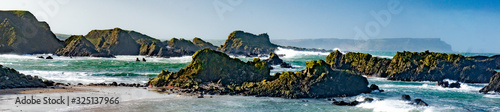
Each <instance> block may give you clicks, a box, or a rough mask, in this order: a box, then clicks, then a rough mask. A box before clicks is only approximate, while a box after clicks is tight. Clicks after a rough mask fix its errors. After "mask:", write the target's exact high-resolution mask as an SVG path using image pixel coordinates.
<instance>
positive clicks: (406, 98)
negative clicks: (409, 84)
mask: <svg viewBox="0 0 500 112" xmlns="http://www.w3.org/2000/svg"><path fill="white" fill-rule="evenodd" d="M401 100H403V101H411V97H410V95H402V96H401Z"/></svg>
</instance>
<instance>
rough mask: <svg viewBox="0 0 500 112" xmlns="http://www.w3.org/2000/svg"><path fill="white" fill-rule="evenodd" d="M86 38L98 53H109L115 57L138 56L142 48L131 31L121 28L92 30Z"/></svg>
mask: <svg viewBox="0 0 500 112" xmlns="http://www.w3.org/2000/svg"><path fill="white" fill-rule="evenodd" d="M85 37H86V38H87V40H89V41H90V42H91V43H92V44H94V46H95V47H96V49H98V51H109V53H111V54H113V55H138V54H139V48H140V47H141V46H140V45H139V44H138V43H137V42H136V40H134V38H133V37H132V35H130V33H129V31H126V30H122V29H120V28H114V29H109V30H92V31H90V32H89V33H88V34H87V35H85Z"/></svg>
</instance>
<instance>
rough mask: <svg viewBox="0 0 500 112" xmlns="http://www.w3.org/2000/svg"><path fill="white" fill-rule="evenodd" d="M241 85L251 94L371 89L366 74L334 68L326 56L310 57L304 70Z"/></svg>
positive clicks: (304, 94)
mask: <svg viewBox="0 0 500 112" xmlns="http://www.w3.org/2000/svg"><path fill="white" fill-rule="evenodd" d="M239 88H241V90H246V91H245V93H246V94H249V95H257V96H271V97H285V98H314V97H334V96H353V95H358V94H361V93H370V92H371V90H370V89H369V88H368V80H367V79H366V78H365V77H363V76H361V75H359V74H356V73H354V72H351V71H346V70H333V69H331V68H330V66H329V65H328V64H327V63H326V62H325V61H323V60H319V61H308V62H307V68H306V69H305V70H302V71H298V72H295V73H294V72H283V73H276V74H275V75H274V76H273V77H271V79H269V80H266V81H261V82H247V83H244V84H243V85H242V86H240V87H239ZM236 91H237V90H236Z"/></svg>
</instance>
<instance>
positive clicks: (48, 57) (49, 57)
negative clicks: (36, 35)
mask: <svg viewBox="0 0 500 112" xmlns="http://www.w3.org/2000/svg"><path fill="white" fill-rule="evenodd" d="M45 59H54V58H52V56H47V57H46V58H45Z"/></svg>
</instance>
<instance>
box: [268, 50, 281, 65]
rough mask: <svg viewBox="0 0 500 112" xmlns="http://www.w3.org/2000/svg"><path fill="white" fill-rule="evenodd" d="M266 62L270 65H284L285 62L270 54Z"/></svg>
mask: <svg viewBox="0 0 500 112" xmlns="http://www.w3.org/2000/svg"><path fill="white" fill-rule="evenodd" d="M264 61H265V62H267V64H270V65H280V64H282V63H283V60H281V59H280V58H279V57H278V55H276V54H275V53H269V58H268V59H265V60H264Z"/></svg>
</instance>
